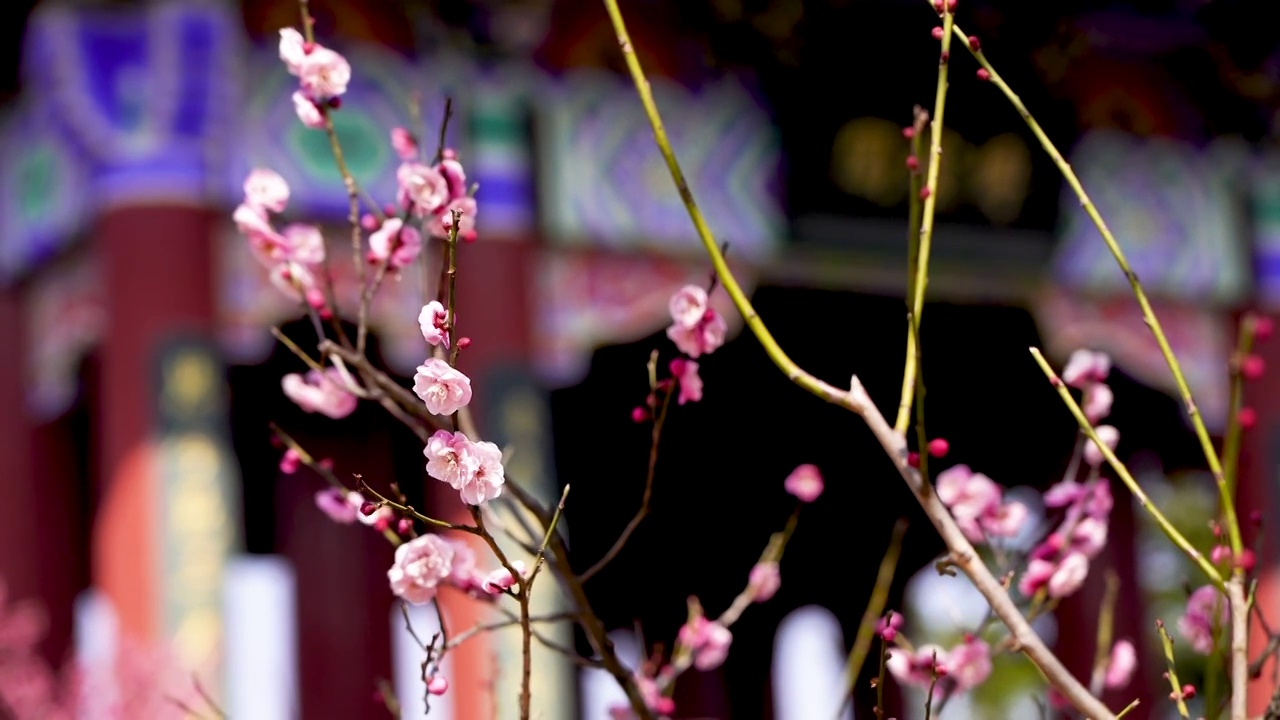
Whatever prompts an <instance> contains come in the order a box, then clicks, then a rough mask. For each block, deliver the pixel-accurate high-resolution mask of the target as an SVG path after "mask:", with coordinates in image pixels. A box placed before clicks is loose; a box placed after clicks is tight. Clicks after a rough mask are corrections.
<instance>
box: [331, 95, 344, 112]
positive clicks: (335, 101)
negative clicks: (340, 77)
mask: <svg viewBox="0 0 1280 720" xmlns="http://www.w3.org/2000/svg"><path fill="white" fill-rule="evenodd" d="M329 107H331V108H333V109H334V110H337V109H338V108H340V107H342V98H340V97H337V96H334V97H331V98H329Z"/></svg>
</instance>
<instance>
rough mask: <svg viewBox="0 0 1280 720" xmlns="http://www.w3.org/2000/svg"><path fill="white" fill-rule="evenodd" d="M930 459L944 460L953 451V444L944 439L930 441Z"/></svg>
mask: <svg viewBox="0 0 1280 720" xmlns="http://www.w3.org/2000/svg"><path fill="white" fill-rule="evenodd" d="M928 449H929V457H935V458H944V457H946V456H947V453H948V452H950V451H951V443H949V442H947V441H946V440H945V439H944V438H934V439H933V440H930V441H929V446H928Z"/></svg>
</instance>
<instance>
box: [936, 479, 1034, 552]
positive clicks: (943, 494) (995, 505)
mask: <svg viewBox="0 0 1280 720" xmlns="http://www.w3.org/2000/svg"><path fill="white" fill-rule="evenodd" d="M937 492H938V499H939V500H941V501H942V502H943V504H944V505H946V506H947V507H948V508H950V509H951V514H952V516H953V517H955V519H956V524H958V525H959V526H960V530H961V531H962V532H963V533H964V536H965V537H966V538H968V539H969V541H970V542H982V541H984V540H985V539H986V538H987V537H992V536H994V537H1013V536H1015V535H1017V534H1018V532H1019V531H1020V530H1021V529H1022V526H1023V524H1024V523H1025V522H1026V520H1027V515H1028V511H1027V508H1026V506H1025V505H1023V504H1022V503H1020V502H1016V501H1011V502H1007V503H1006V502H1003V500H1004V490H1003V489H1001V487H1000V486H999V485H997V484H996V483H995V481H993V480H992V479H991V478H989V477H987V476H986V475H983V474H982V473H975V472H973V471H972V470H970V469H969V467H968V466H967V465H954V466H952V467H950V468H947V469H946V470H943V471H942V472H941V473H939V475H938V481H937Z"/></svg>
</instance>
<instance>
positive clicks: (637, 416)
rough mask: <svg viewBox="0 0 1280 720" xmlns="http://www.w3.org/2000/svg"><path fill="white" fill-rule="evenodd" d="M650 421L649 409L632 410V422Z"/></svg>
mask: <svg viewBox="0 0 1280 720" xmlns="http://www.w3.org/2000/svg"><path fill="white" fill-rule="evenodd" d="M648 419H649V410H648V409H647V408H643V407H640V406H639V405H637V406H636V407H633V408H631V422H636V423H642V422H644V421H645V420H648Z"/></svg>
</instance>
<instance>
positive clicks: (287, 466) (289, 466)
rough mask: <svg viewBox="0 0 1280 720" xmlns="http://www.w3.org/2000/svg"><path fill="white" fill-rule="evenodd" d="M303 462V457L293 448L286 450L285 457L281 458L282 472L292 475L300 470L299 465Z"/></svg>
mask: <svg viewBox="0 0 1280 720" xmlns="http://www.w3.org/2000/svg"><path fill="white" fill-rule="evenodd" d="M301 462H302V458H301V457H299V456H298V453H297V452H296V451H294V449H293V448H289V449H288V450H285V451H284V457H282V458H280V472H282V473H284V474H285V475H292V474H294V473H295V472H297V471H298V465H299V464H300V463H301Z"/></svg>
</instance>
